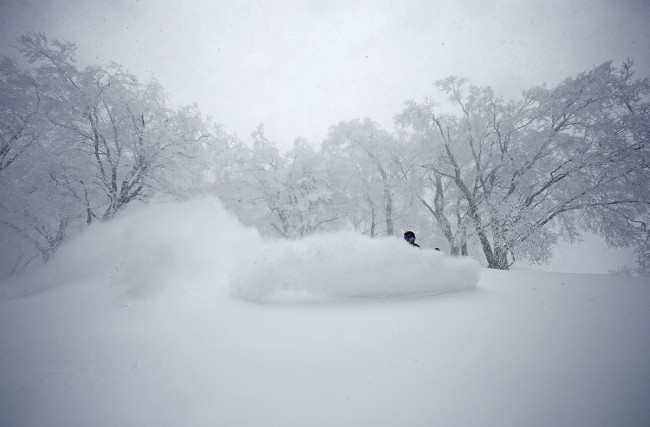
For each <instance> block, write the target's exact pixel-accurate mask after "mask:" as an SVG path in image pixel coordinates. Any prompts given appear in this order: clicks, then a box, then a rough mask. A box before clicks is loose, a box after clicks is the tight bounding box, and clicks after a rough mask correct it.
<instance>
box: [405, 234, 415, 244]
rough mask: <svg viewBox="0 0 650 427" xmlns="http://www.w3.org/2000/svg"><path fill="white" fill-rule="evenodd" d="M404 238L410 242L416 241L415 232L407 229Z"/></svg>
mask: <svg viewBox="0 0 650 427" xmlns="http://www.w3.org/2000/svg"><path fill="white" fill-rule="evenodd" d="M404 240H406V241H407V242H410V243H413V242H415V233H414V232H412V231H407V232H406V233H404Z"/></svg>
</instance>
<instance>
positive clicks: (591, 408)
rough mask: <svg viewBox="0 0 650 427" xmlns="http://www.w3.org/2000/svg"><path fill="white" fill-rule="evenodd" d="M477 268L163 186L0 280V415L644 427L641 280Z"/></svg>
mask: <svg viewBox="0 0 650 427" xmlns="http://www.w3.org/2000/svg"><path fill="white" fill-rule="evenodd" d="M355 267H358V268H355ZM283 273H286V274H283ZM478 274H479V270H478V267H477V265H476V263H474V262H472V261H469V260H462V259H461V260H459V259H453V258H449V257H447V256H445V255H441V254H439V253H435V252H432V251H429V250H426V249H424V250H417V249H416V248H411V247H409V246H408V245H406V244H404V243H403V242H401V241H399V240H391V239H379V240H370V239H366V238H364V237H361V236H356V235H352V234H346V233H337V234H333V235H323V236H315V237H312V238H309V239H305V240H303V241H298V242H268V241H264V240H263V239H261V238H260V237H259V235H258V234H257V232H256V231H254V230H253V229H249V228H245V227H243V226H241V225H240V224H239V223H238V221H237V220H236V219H235V218H234V217H232V216H231V215H229V214H228V213H226V212H225V211H224V210H223V209H222V208H221V205H220V203H219V202H218V201H215V200H212V199H202V200H194V201H189V202H185V203H176V202H171V201H166V200H160V199H159V200H157V201H154V202H153V203H151V204H149V205H147V206H141V207H138V208H132V209H129V210H127V211H126V212H125V213H124V214H123V215H121V216H120V217H119V218H117V219H115V220H114V221H112V222H110V223H107V224H101V225H97V226H94V227H92V228H91V229H90V230H88V232H86V233H84V234H83V235H81V236H80V237H79V238H78V239H75V240H74V241H72V242H70V244H68V245H67V246H66V247H65V248H63V249H62V251H61V252H60V254H59V256H58V257H57V258H56V260H54V262H53V263H51V264H50V265H49V266H48V267H47V268H46V269H44V270H42V271H40V272H38V273H36V274H33V275H31V276H29V277H25V278H23V279H21V280H19V281H13V282H4V283H0V292H2V301H0V343H1V346H0V425H1V426H5V425H6V426H55V427H56V426H75V425H79V426H87V425H92V426H117V425H119V426H179V425H182V426H226V427H227V426H373V427H374V426H397V425H399V426H431V425H453V426H477V425H480V426H486V427H490V426H557V425H570V426H589V427H594V426H613V425H616V426H633V427H635V426H639V427H642V426H643V427H645V426H648V425H650V340H648V338H647V329H648V325H649V324H650V310H648V307H649V306H650V283H649V281H648V279H647V278H631V277H622V276H611V275H585V274H552V273H541V272H526V271H514V272H502V271H490V270H483V271H482V272H481V275H480V280H479V275H478ZM477 280H478V287H476V288H475V286H476V281H477ZM423 282H424V283H423ZM452 290H453V291H458V290H469V291H468V292H453V293H448V292H446V291H452ZM443 292H446V293H443ZM434 294H436V295H434ZM385 297H390V298H385Z"/></svg>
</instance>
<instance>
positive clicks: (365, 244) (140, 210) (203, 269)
mask: <svg viewBox="0 0 650 427" xmlns="http://www.w3.org/2000/svg"><path fill="white" fill-rule="evenodd" d="M479 276H480V267H479V264H478V263H477V262H476V261H473V260H470V259H455V258H452V257H448V256H445V255H442V254H441V253H439V252H435V251H433V250H426V249H425V250H418V249H417V248H413V247H410V246H409V245H408V244H406V243H405V242H403V241H401V240H400V239H397V238H384V239H370V238H368V237H365V236H362V235H359V234H355V233H351V232H347V233H333V234H323V235H317V236H311V237H309V238H306V239H304V240H301V241H267V240H264V239H262V238H261V237H260V235H259V234H258V232H257V231H256V230H255V229H253V228H250V227H245V226H243V225H242V224H241V223H239V221H238V220H237V218H236V217H235V216H234V215H233V214H231V213H229V212H227V211H226V210H225V209H224V208H223V207H222V205H221V203H220V202H219V201H218V200H216V199H214V198H202V199H197V200H191V201H187V202H182V203H181V202H175V201H170V200H166V199H165V198H158V199H154V200H153V201H152V202H151V203H149V204H147V205H141V206H137V207H132V208H129V209H128V210H127V211H125V212H123V213H122V214H121V215H120V216H118V217H117V218H115V219H114V220H113V221H111V222H109V223H106V224H97V225H95V226H93V227H91V228H90V229H88V230H86V232H84V233H83V234H82V235H81V236H79V237H78V238H76V239H74V240H73V241H71V242H69V243H68V244H67V245H65V246H64V247H63V248H61V249H60V251H59V252H58V254H57V256H56V258H55V259H54V260H53V262H51V263H50V264H49V265H48V266H47V267H46V268H44V269H43V270H42V271H40V272H38V273H37V274H36V275H34V276H30V277H29V278H27V279H24V280H23V281H21V283H20V284H19V286H17V289H14V291H13V292H9V293H10V294H13V295H15V293H16V292H17V293H18V294H21V293H23V294H24V293H25V291H26V290H27V291H28V292H30V293H34V292H38V291H42V290H45V289H51V288H53V287H58V286H64V285H65V286H68V285H74V284H84V285H88V284H99V285H108V286H116V287H117V288H119V289H120V290H123V291H124V293H125V294H127V295H131V296H135V297H147V296H152V295H156V294H159V293H160V292H163V291H165V290H168V289H177V290H178V289H179V288H180V289H181V290H182V289H183V288H187V287H192V288H198V287H204V286H205V287H212V288H214V289H216V290H219V291H220V292H221V294H229V295H231V296H235V297H240V298H243V299H247V300H251V301H274V302H278V301H296V300H304V299H313V298H328V297H336V298H341V297H387V296H392V297H395V296H402V295H413V294H433V293H441V292H448V291H456V290H460V289H469V288H472V287H475V286H476V283H477V282H478V279H479ZM4 293H5V296H7V295H6V294H7V293H8V291H6V290H5V291H4Z"/></svg>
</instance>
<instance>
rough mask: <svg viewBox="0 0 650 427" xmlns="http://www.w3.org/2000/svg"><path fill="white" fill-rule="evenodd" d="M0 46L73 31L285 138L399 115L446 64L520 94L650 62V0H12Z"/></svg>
mask: <svg viewBox="0 0 650 427" xmlns="http://www.w3.org/2000/svg"><path fill="white" fill-rule="evenodd" d="M0 4H1V10H0V16H1V17H2V18H0V19H1V20H0V24H1V27H2V28H1V29H0V49H1V50H2V53H3V54H13V52H12V51H11V45H12V44H13V43H14V41H15V39H16V37H18V36H19V35H20V34H22V33H24V32H25V31H29V30H33V31H43V32H45V33H46V35H47V36H48V37H49V38H59V39H66V40H70V41H74V42H76V43H77V46H78V49H79V58H80V61H81V62H82V63H87V64H91V63H98V64H100V65H105V64H108V63H110V62H111V61H114V62H117V63H120V64H122V65H124V66H126V67H127V68H128V69H129V70H130V71H131V72H133V73H135V74H136V75H138V76H139V77H140V78H141V79H146V78H150V77H155V78H156V79H158V80H159V81H160V82H161V83H162V85H163V87H165V88H166V90H167V91H168V92H169V94H170V96H171V99H172V101H173V103H174V104H179V105H180V104H189V103H197V104H198V105H199V107H200V108H201V110H202V111H203V112H204V113H206V114H208V115H210V116H211V117H213V118H214V119H215V120H216V121H217V122H219V123H222V124H223V125H224V127H225V129H226V130H227V131H228V132H232V133H236V134H237V135H239V136H240V137H241V138H243V139H244V140H248V139H249V134H250V133H251V132H252V131H253V130H254V129H255V127H256V126H257V125H258V124H259V123H264V124H265V128H266V134H267V136H268V137H269V138H270V139H271V140H274V141H276V143H277V144H278V146H279V147H281V148H288V147H289V146H290V145H291V144H292V143H293V140H294V138H296V137H298V136H304V137H306V138H307V139H308V140H310V141H311V142H313V143H319V142H320V140H321V139H322V138H323V137H324V136H325V135H326V133H327V130H328V128H329V126H331V125H334V124H336V123H338V122H339V121H341V120H348V119H352V118H357V117H370V118H372V119H373V120H376V121H378V122H379V123H380V124H381V125H382V126H384V127H386V128H390V127H391V126H392V118H393V115H394V114H396V113H397V112H399V111H400V109H401V106H402V103H403V102H404V101H406V100H408V99H418V100H419V99H422V98H424V97H426V96H431V95H432V94H433V83H434V82H435V81H436V80H438V79H442V78H444V77H446V76H448V75H452V74H453V75H459V76H464V77H468V78H470V79H471V80H472V82H473V83H475V84H479V85H490V86H492V87H494V88H495V90H496V91H497V93H499V94H502V95H504V96H507V97H511V96H516V95H518V94H519V93H520V92H521V91H522V90H524V89H526V88H528V87H530V86H533V85H536V84H541V83H543V82H548V83H549V84H555V83H557V82H558V81H560V80H562V79H564V78H565V77H567V76H569V75H571V74H575V73H578V72H580V71H583V70H585V69H587V68H589V67H592V66H594V65H597V64H599V63H602V62H604V61H607V60H610V59H611V60H614V61H615V62H616V63H620V62H621V61H622V60H624V59H625V58H626V57H633V58H635V60H636V67H635V68H636V70H637V72H638V73H642V74H643V75H648V74H650V58H649V56H648V52H650V29H649V27H648V25H647V23H648V22H650V7H649V4H648V2H646V1H617V2H614V1H584V0H579V1H570V2H566V1H544V2H541V1H532V2H531V1H528V2H515V1H498V2H495V1H491V2H484V1H464V2H457V1H354V2H349V1H339V0H334V1H328V2H319V1H301V2H297V1H264V2H224V1H201V0H194V1H185V2H171V1H157V2H144V1H125V0H121V1H112V2H99V1H80V0H72V1H70V0H53V1H35V0H27V1H17V0H16V1H6V0H2V2H1V3H0Z"/></svg>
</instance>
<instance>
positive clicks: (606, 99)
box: [401, 63, 649, 269]
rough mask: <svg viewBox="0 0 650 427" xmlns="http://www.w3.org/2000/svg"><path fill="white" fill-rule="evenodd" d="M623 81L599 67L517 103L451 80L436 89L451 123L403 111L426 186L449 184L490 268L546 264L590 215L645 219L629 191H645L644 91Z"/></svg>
mask: <svg viewBox="0 0 650 427" xmlns="http://www.w3.org/2000/svg"><path fill="white" fill-rule="evenodd" d="M624 69H625V67H624ZM626 72H627V73H628V74H629V70H628V71H625V70H623V71H617V70H615V69H614V68H613V67H612V65H611V63H605V64H603V65H601V66H599V67H596V68H594V69H592V70H589V71H587V72H584V73H581V74H580V75H578V76H576V77H571V78H568V79H566V80H565V81H564V82H562V83H561V84H559V85H558V86H557V87H555V88H552V89H547V88H546V87H544V86H541V87H536V88H533V89H531V90H528V91H526V92H524V94H523V96H522V99H520V100H518V101H516V102H515V101H513V102H505V101H503V100H502V99H500V98H498V97H496V96H495V95H494V93H493V92H492V90H491V89H489V88H478V87H474V86H469V87H468V86H467V84H466V82H465V81H464V80H462V79H457V78H453V77H452V78H448V79H446V80H444V81H440V82H438V83H437V85H438V87H439V88H440V89H441V90H442V91H443V92H444V93H445V94H446V95H447V96H448V99H449V101H451V102H452V103H453V104H454V105H456V107H457V109H458V112H457V113H456V114H442V113H438V112H437V111H436V107H435V105H434V104H433V103H432V102H430V101H428V102H425V103H421V104H417V103H409V104H408V105H407V108H406V110H405V112H404V113H403V114H402V116H401V117H402V118H401V121H402V122H403V123H404V124H406V125H407V126H410V127H411V130H412V132H414V133H418V134H419V135H420V136H421V138H424V139H426V140H427V141H429V146H430V150H432V153H431V157H432V158H433V161H432V162H430V163H426V164H424V165H423V167H425V168H426V169H427V170H429V171H431V172H432V173H433V174H434V182H435V180H436V179H437V180H438V182H442V180H443V179H445V180H448V181H449V182H453V185H454V187H455V191H457V193H458V197H457V200H458V202H459V203H461V204H464V205H465V206H466V210H467V213H468V214H469V218H470V219H471V223H472V226H473V232H474V233H475V234H476V237H477V238H478V240H479V241H480V244H481V247H482V250H483V253H484V254H485V257H486V260H487V262H488V266H489V267H491V268H499V269H507V268H508V267H509V266H510V265H512V263H513V262H514V260H515V259H516V257H519V256H524V257H527V258H529V259H532V260H533V261H539V262H542V261H544V260H546V259H548V257H549V256H550V254H551V251H550V249H551V247H552V245H553V244H554V243H555V242H556V241H557V238H558V236H559V235H561V236H563V237H565V238H568V239H574V238H575V237H577V235H578V234H579V229H580V227H581V226H582V227H584V226H585V225H588V224H589V222H588V221H587V220H586V219H587V218H589V219H593V218H594V215H595V213H596V212H597V213H598V214H599V215H601V216H603V215H606V213H607V212H609V213H612V211H616V210H619V211H620V210H623V209H632V210H634V211H635V212H636V213H635V214H634V215H635V216H634V217H636V216H638V215H639V214H640V212H643V211H647V206H648V205H647V203H648V199H647V198H645V197H646V196H645V195H643V194H641V193H640V192H638V191H637V192H634V191H633V189H634V188H635V187H640V188H645V187H647V182H648V181H647V164H648V163H647V162H648V150H649V147H648V146H647V142H646V141H647V127H648V122H647V121H645V122H644V121H643V119H639V115H642V114H643V113H641V112H643V111H647V104H644V101H643V96H644V95H646V94H647V93H648V90H649V88H648V83H647V81H633V80H631V78H630V77H625V73H626ZM635 111H638V113H633V112H635ZM436 177H438V178H436ZM436 187H437V188H438V190H440V187H439V186H436ZM442 189H443V190H444V186H443V187H442ZM435 194H437V195H438V196H439V195H440V194H441V193H440V191H437V192H434V200H435ZM436 209H437V208H436ZM434 211H435V209H434ZM438 211H440V209H438ZM432 213H433V212H432ZM612 215H613V213H612ZM612 218H613V217H612ZM621 218H622V217H621ZM621 218H619V220H620V219H621Z"/></svg>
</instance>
